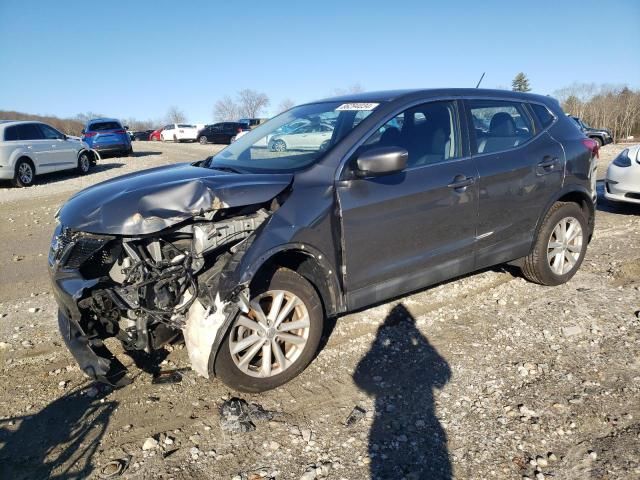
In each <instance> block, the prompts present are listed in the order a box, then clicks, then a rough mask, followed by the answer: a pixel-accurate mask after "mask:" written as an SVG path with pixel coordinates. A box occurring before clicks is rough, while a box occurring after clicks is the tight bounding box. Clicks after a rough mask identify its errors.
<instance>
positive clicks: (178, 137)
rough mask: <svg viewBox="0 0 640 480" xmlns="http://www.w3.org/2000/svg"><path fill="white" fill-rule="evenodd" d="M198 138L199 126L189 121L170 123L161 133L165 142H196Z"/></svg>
mask: <svg viewBox="0 0 640 480" xmlns="http://www.w3.org/2000/svg"><path fill="white" fill-rule="evenodd" d="M197 138H198V128H197V127H196V126H195V125H190V124H188V123H170V124H169V125H165V126H164V127H162V132H161V133H160V140H162V141H163V142H195V141H196V139H197Z"/></svg>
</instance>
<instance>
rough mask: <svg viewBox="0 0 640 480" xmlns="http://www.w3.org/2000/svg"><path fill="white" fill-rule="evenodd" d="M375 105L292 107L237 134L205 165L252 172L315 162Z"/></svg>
mask: <svg viewBox="0 0 640 480" xmlns="http://www.w3.org/2000/svg"><path fill="white" fill-rule="evenodd" d="M377 106H378V104H377V103H343V102H327V103H314V104H309V105H301V106H299V107H295V108H293V109H291V110H288V111H287V112H285V113H283V114H281V115H278V116H277V117H275V118H273V119H272V120H269V121H268V122H266V123H264V124H262V125H260V126H259V127H257V128H256V129H254V130H252V131H251V132H249V133H247V134H246V135H244V136H242V137H240V138H239V139H238V140H236V142H234V143H232V144H231V145H230V146H229V147H227V148H225V149H224V150H222V151H221V152H220V153H218V154H217V155H215V156H214V157H212V159H211V160H210V162H209V165H208V166H209V167H210V168H218V169H226V170H234V171H238V172H244V171H247V172H256V173H258V172H261V171H264V172H274V171H276V172H283V171H294V170H300V169H302V168H305V167H308V166H309V165H311V164H313V163H315V162H317V161H318V160H319V159H320V157H322V156H323V155H324V154H325V152H327V150H329V149H330V148H331V147H333V146H334V145H335V144H336V143H338V142H339V141H340V140H341V139H342V138H344V136H345V135H347V134H348V133H349V132H350V131H351V130H353V129H354V128H355V127H356V126H357V125H358V124H359V123H360V122H361V121H362V120H364V119H365V118H366V117H367V116H369V115H370V114H371V112H372V111H373V109H375V108H376V107H377Z"/></svg>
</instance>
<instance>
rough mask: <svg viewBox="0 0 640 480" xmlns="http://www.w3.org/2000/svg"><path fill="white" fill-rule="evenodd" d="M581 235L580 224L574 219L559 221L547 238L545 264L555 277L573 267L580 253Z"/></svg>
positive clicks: (567, 218)
mask: <svg viewBox="0 0 640 480" xmlns="http://www.w3.org/2000/svg"><path fill="white" fill-rule="evenodd" d="M583 241H584V239H583V233H582V226H581V225H580V222H579V221H578V220H577V219H576V218H574V217H565V218H563V219H562V220H560V221H559V222H558V223H557V224H556V226H555V227H554V229H553V231H552V232H551V237H550V238H549V243H548V245H547V262H548V263H549V267H550V268H551V271H552V272H553V273H555V274H556V275H565V274H566V273H568V272H570V271H571V270H572V269H573V267H575V265H576V263H577V262H578V259H579V258H580V254H581V253H582V244H583Z"/></svg>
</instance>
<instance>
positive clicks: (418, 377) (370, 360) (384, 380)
mask: <svg viewBox="0 0 640 480" xmlns="http://www.w3.org/2000/svg"><path fill="white" fill-rule="evenodd" d="M450 377H451V370H450V369H449V365H448V364H447V362H446V361H445V360H444V358H442V357H441V356H440V355H439V354H438V352H437V351H436V349H435V348H434V347H433V346H431V345H430V344H429V342H428V340H427V339H426V338H425V337H424V336H423V335H422V334H421V333H420V331H419V330H418V328H417V327H416V322H415V319H414V318H413V316H412V315H411V313H410V312H409V311H408V310H407V309H406V308H405V307H404V305H402V304H399V305H396V306H395V307H394V308H393V309H392V310H391V312H390V313H389V315H388V316H387V318H385V321H384V323H383V324H382V325H381V326H380V328H378V332H377V335H376V339H375V341H374V342H373V345H372V347H371V349H370V350H369V352H367V354H366V355H365V357H364V358H363V359H362V360H361V361H360V363H359V364H358V366H357V368H356V370H355V373H354V375H353V379H354V381H355V383H356V385H357V386H358V387H359V388H361V389H362V390H364V391H365V392H366V393H367V394H369V395H373V396H375V410H376V411H375V416H374V421H373V425H372V427H371V431H370V432H369V457H370V459H371V463H370V469H371V478H373V479H398V480H399V479H402V478H406V479H407V480H409V479H411V480H416V479H425V480H436V479H450V478H451V476H452V472H451V463H450V461H449V454H448V451H447V436H446V434H445V432H444V429H443V428H442V426H441V425H440V423H439V422H438V418H437V417H436V412H435V405H434V398H433V389H434V388H443V387H444V385H445V384H446V383H447V382H448V381H449V379H450Z"/></svg>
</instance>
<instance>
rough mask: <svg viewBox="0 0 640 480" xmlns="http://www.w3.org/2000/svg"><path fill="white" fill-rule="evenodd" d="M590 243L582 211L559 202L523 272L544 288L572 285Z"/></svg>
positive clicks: (574, 205)
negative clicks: (563, 284)
mask: <svg viewBox="0 0 640 480" xmlns="http://www.w3.org/2000/svg"><path fill="white" fill-rule="evenodd" d="M587 242H588V228H587V220H586V219H585V216H584V212H583V211H582V209H581V208H580V207H579V206H578V205H577V204H575V203H566V202H557V203H555V204H554V205H553V206H552V207H551V208H550V209H549V211H548V212H547V214H546V215H545V218H544V220H543V222H542V225H541V226H540V230H539V232H538V236H537V238H536V241H535V245H534V247H533V250H532V252H531V253H530V254H529V255H527V256H526V257H525V258H524V261H523V263H522V273H523V275H524V276H525V277H526V278H527V279H528V280H530V281H532V282H535V283H539V284H542V285H560V284H561V283H565V282H568V281H569V280H570V279H571V278H572V277H573V276H574V275H575V274H576V272H577V271H578V268H580V265H581V264H582V261H583V260H584V256H585V253H586V251H587Z"/></svg>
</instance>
